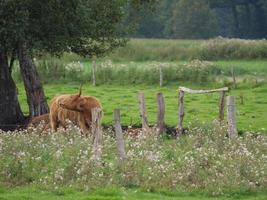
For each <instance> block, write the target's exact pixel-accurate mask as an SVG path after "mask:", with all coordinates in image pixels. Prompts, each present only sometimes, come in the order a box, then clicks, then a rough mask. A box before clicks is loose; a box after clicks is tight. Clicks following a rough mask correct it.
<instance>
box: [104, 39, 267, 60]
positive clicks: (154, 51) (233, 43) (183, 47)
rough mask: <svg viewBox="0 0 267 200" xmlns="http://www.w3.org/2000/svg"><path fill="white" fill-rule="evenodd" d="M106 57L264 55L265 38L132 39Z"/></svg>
mask: <svg viewBox="0 0 267 200" xmlns="http://www.w3.org/2000/svg"><path fill="white" fill-rule="evenodd" d="M108 57H109V58H110V59H112V60H114V61H148V60H150V61H151V60H156V61H179V60H190V59H202V60H229V59H231V60H234V59H244V60H247V59H266V58H267V41H266V40H241V39H227V38H220V37H218V38H215V39H211V40H167V39H131V40H130V41H129V43H128V44H127V45H126V46H125V47H122V48H119V49H117V50H116V51H114V53H112V54H110V55H108Z"/></svg>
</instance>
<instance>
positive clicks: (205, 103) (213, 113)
mask: <svg viewBox="0 0 267 200" xmlns="http://www.w3.org/2000/svg"><path fill="white" fill-rule="evenodd" d="M181 85H182V86H188V87H190V88H195V89H197V88H199V89H200V88H202V89H205V88H206V89H208V88H213V86H212V85H211V86H197V85H192V84H179V83H178V84H177V85H174V84H173V85H168V86H164V87H162V88H160V87H159V86H149V85H133V86H129V85H126V86H125V85H101V86H97V87H93V86H91V85H90V83H86V84H85V85H84V87H83V94H84V95H91V96H96V97H97V98H99V100H100V101H101V102H102V106H103V109H104V119H103V123H104V124H112V123H113V122H112V116H113V110H114V109H116V108H119V109H121V120H122V124H123V125H139V124H140V123H141V121H140V118H139V110H138V99H137V94H138V92H140V91H143V92H144V93H145V98H146V104H147V113H148V119H149V122H150V124H151V125H153V124H155V121H156V117H157V102H156V94H157V93H158V92H162V93H163V94H164V97H165V103H166V123H167V125H169V126H176V124H177V120H178V92H177V89H178V87H179V86H181ZM18 88H19V100H20V102H21V105H22V109H23V111H24V112H25V113H27V111H28V107H27V103H26V96H25V94H24V89H23V85H22V84H19V85H18ZM44 90H45V93H46V95H47V97H48V101H49V100H51V99H52V97H53V96H55V95H57V94H65V93H68V94H75V93H77V92H78V90H79V83H68V84H67V83H66V84H46V85H44ZM266 93H267V85H266V84H265V85H262V86H259V87H256V88H241V89H232V90H231V91H230V93H229V94H228V95H234V96H236V101H237V102H236V103H237V124H238V129H239V130H240V131H241V130H242V131H248V130H253V131H260V132H266V130H267V123H266V119H267V113H266V110H267V98H266ZM219 98H220V95H219V94H216V93H214V94H207V95H192V94H188V95H187V94H186V96H185V125H187V124H188V123H189V122H196V121H198V122H199V123H202V122H211V121H213V120H214V119H217V118H218V110H219V107H218V106H219ZM241 98H242V99H243V104H242V100H241Z"/></svg>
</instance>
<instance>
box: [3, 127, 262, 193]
mask: <svg viewBox="0 0 267 200" xmlns="http://www.w3.org/2000/svg"><path fill="white" fill-rule="evenodd" d="M39 128H41V127H39ZM39 128H37V129H32V130H28V131H20V132H14V133H13V134H8V133H1V134H0V149H1V151H0V156H1V160H2V162H1V163H0V173H1V174H2V176H1V177H0V182H1V184H2V185H11V186H17V185H21V186H25V185H28V184H34V185H39V186H45V187H46V188H50V189H54V190H55V191H60V188H64V187H70V188H80V190H84V191H93V190H97V189H99V188H107V187H111V186H114V187H118V188H121V187H125V188H133V187H135V188H140V189H142V190H145V191H162V190H165V191H170V192H171V191H172V192H175V191H176V192H179V191H182V192H197V191H201V192H202V193H207V194H210V195H214V196H215V195H216V196H217V195H224V194H231V193H240V192H244V191H260V190H263V189H264V188H265V187H266V168H267V163H266V140H267V138H266V136H265V135H253V134H251V133H246V134H244V135H243V136H242V137H239V138H237V139H236V140H229V138H227V137H226V133H227V129H226V128H223V127H219V126H218V125H216V124H214V125H209V126H206V127H203V128H199V126H198V128H197V127H194V126H193V125H192V126H191V127H190V128H189V131H188V133H187V135H185V136H182V137H181V138H180V139H179V140H167V139H164V138H161V137H155V133H154V132H153V131H152V130H151V132H148V133H140V135H139V136H137V137H135V138H133V137H131V136H128V135H127V133H126V134H125V145H126V149H127V160H126V161H125V162H124V163H123V165H122V166H120V167H119V163H118V160H117V156H116V146H115V145H114V144H115V138H114V137H113V135H114V133H113V132H112V131H111V130H107V131H104V135H103V143H104V146H103V148H102V163H103V164H102V165H96V163H95V161H94V160H93V159H92V145H89V144H91V143H92V141H91V140H92V137H89V138H84V137H81V136H79V134H80V132H79V130H78V129H77V128H76V127H73V126H72V125H69V126H68V128H67V130H65V131H63V130H61V131H59V132H58V133H51V132H46V133H43V134H41V133H40V129H39ZM114 192H115V194H116V193H117V192H116V191H114ZM114 192H112V190H111V191H110V192H108V191H107V192H106V193H105V194H106V195H112V194H114ZM61 193H62V192H61ZM115 194H114V195H115Z"/></svg>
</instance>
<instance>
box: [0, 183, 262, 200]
mask: <svg viewBox="0 0 267 200" xmlns="http://www.w3.org/2000/svg"><path fill="white" fill-rule="evenodd" d="M266 195H267V193H265V192H257V193H243V194H242V193H241V194H228V195H225V196H220V197H212V196H209V195H205V194H200V193H166V192H162V193H160V192H158V193H151V192H144V191H140V190H138V189H136V190H134V189H116V188H107V189H99V190H97V191H94V192H83V191H79V190H75V189H62V190H59V191H49V190H45V189H42V188H38V187H30V186H29V187H18V188H4V187H0V199H1V200H25V199H39V200H48V199H49V200H58V199H66V200H68V199H69V200H72V199H75V200H85V199H86V200H123V199H127V200H128V199H129V200H136V199H140V200H151V199H153V200H198V199H201V200H234V199H243V200H265V199H266Z"/></svg>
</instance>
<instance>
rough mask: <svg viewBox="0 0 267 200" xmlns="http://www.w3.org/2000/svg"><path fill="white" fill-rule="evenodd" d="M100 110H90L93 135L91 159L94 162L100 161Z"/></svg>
mask: <svg viewBox="0 0 267 200" xmlns="http://www.w3.org/2000/svg"><path fill="white" fill-rule="evenodd" d="M101 118H102V110H101V109H100V108H93V109H92V134H93V159H94V160H95V161H96V162H99V161H100V160H101V154H102V129H101Z"/></svg>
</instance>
